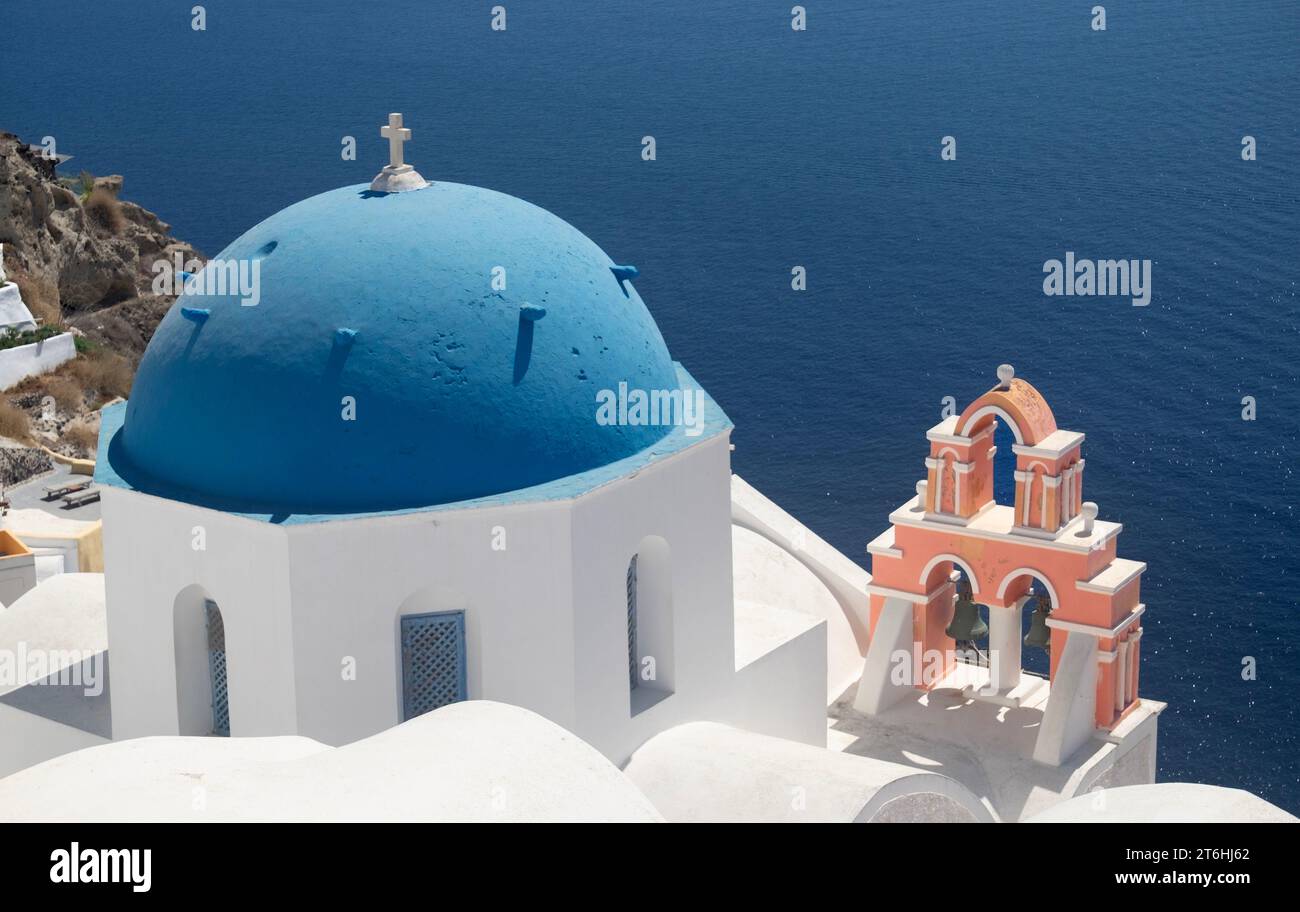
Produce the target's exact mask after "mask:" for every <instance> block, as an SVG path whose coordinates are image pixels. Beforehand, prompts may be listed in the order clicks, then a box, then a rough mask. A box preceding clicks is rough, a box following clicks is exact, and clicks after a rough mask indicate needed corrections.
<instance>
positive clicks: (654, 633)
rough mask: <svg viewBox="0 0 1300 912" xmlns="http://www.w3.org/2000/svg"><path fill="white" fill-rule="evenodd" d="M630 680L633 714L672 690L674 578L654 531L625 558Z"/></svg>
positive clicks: (666, 553)
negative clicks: (630, 555) (626, 562)
mask: <svg viewBox="0 0 1300 912" xmlns="http://www.w3.org/2000/svg"><path fill="white" fill-rule="evenodd" d="M626 584H627V585H626V588H627V655H628V684H629V689H630V693H631V708H632V714H633V715H635V714H636V713H638V712H640V711H641V710H643V709H645V708H647V707H649V706H652V705H654V704H655V703H657V702H659V701H660V700H661V699H663V698H664V697H666V696H668V695H669V694H671V693H672V692H673V689H674V686H675V682H674V675H673V671H674V664H673V657H674V648H673V647H674V641H673V626H674V625H673V578H672V558H671V552H670V550H669V548H668V542H666V541H665V540H664V539H662V538H660V537H659V536H657V535H648V536H646V537H645V538H643V539H642V540H641V544H640V545H639V546H638V548H637V551H636V553H635V554H633V555H632V558H631V559H630V560H629V561H628V566H627V576H626Z"/></svg>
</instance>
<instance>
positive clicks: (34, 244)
mask: <svg viewBox="0 0 1300 912" xmlns="http://www.w3.org/2000/svg"><path fill="white" fill-rule="evenodd" d="M88 189H89V190H90V192H89V193H88V194H86V195H85V199H84V200H83V199H82V194H81V193H79V192H78V191H77V189H75V188H73V187H69V186H65V184H64V183H61V182H60V181H59V180H58V178H57V177H56V176H55V174H54V169H53V167H52V165H51V163H50V162H48V161H45V160H43V159H42V158H41V156H40V153H39V152H34V151H32V150H30V149H28V148H27V146H26V144H24V143H23V142H22V141H20V140H19V139H18V137H16V136H14V135H13V134H10V133H3V132H0V243H3V244H4V257H5V268H6V269H7V270H8V272H9V275H10V278H11V279H12V280H14V281H15V282H17V283H18V285H19V287H20V288H21V289H22V292H23V298H24V300H26V301H27V302H28V306H29V307H31V308H32V310H33V312H34V313H35V314H36V316H38V317H40V318H42V319H44V320H45V322H47V323H49V322H55V321H59V320H63V321H67V322H70V323H72V324H73V325H76V326H78V327H79V328H82V329H83V331H84V332H86V334H87V335H91V336H92V337H93V336H94V334H95V327H96V326H98V325H100V324H102V325H103V326H105V327H106V328H107V327H109V326H110V325H111V326H113V327H114V328H115V329H116V330H117V331H116V332H114V333H112V334H110V338H107V339H105V340H104V341H106V342H107V343H108V344H109V345H110V346H114V343H121V342H127V344H128V347H129V349H130V350H126V351H121V354H123V355H126V356H128V357H131V358H132V360H135V359H136V358H138V357H139V354H140V353H141V352H142V351H143V343H145V342H147V341H148V339H149V337H150V336H151V335H152V334H153V328H154V327H155V326H156V325H157V320H158V319H161V317H162V314H163V313H165V312H166V306H163V303H164V302H162V301H158V300H156V299H155V300H151V301H143V302H141V301H140V299H141V298H142V296H147V297H148V298H151V299H153V298H154V297H155V296H154V295H153V294H152V291H153V289H152V286H153V281H154V273H153V264H154V263H155V262H156V261H157V260H159V259H167V260H171V259H173V256H174V254H175V253H176V252H177V251H179V252H180V253H181V254H182V255H183V256H184V257H185V259H187V260H188V259H191V258H195V259H199V260H202V259H203V257H202V255H201V254H198V253H197V252H196V251H194V250H193V248H192V247H191V246H190V245H188V244H186V243H184V242H183V241H178V240H176V239H175V238H174V237H172V235H171V227H170V226H169V225H168V224H167V223H166V222H163V221H162V220H160V219H159V218H158V216H156V215H155V214H154V213H152V212H149V211H148V210H146V209H144V208H142V207H140V206H138V205H136V204H135V203H131V202H127V201H125V200H119V199H118V194H119V193H120V192H121V189H122V178H121V177H120V176H118V175H110V176H107V177H99V178H96V179H95V180H94V184H93V188H88ZM170 301H171V299H170V298H167V299H165V303H166V304H170ZM131 302H139V303H138V304H137V305H136V306H129V305H130V304H131ZM124 304H126V305H128V306H127V307H126V309H125V310H124V311H122V313H119V314H118V315H117V316H116V319H113V318H105V319H103V320H99V321H96V320H93V319H89V320H88V319H87V317H88V316H89V315H92V314H95V313H98V312H102V311H105V310H106V309H109V308H112V309H114V310H117V309H118V308H120V307H122V306H123V305H124ZM123 324H129V325H130V329H129V331H128V330H126V329H124V327H123ZM111 336H116V337H117V338H112V337H111ZM128 340H129V341H128ZM114 347H115V346H114Z"/></svg>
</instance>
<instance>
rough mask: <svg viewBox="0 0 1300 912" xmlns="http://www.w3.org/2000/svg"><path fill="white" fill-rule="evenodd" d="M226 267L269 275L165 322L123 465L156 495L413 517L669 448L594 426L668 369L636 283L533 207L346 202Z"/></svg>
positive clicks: (301, 214)
mask: <svg viewBox="0 0 1300 912" xmlns="http://www.w3.org/2000/svg"><path fill="white" fill-rule="evenodd" d="M218 259H220V260H223V261H239V260H250V261H251V260H257V261H258V262H259V268H260V270H261V274H260V300H259V301H258V303H257V304H256V305H254V306H244V305H243V304H242V303H241V296H240V295H239V294H238V293H231V294H225V295H214V294H194V293H187V294H186V295H183V296H182V297H181V298H180V299H179V300H177V302H176V304H175V305H174V306H173V307H172V309H171V310H170V311H169V312H168V313H167V315H166V317H165V318H164V319H163V321H162V323H161V324H160V325H159V326H158V330H157V332H156V333H155V334H154V336H153V339H152V340H151V341H150V343H149V347H148V349H147V350H146V351H145V354H144V358H143V360H142V361H141V363H140V368H139V370H138V372H137V374H136V379H135V385H134V389H133V390H132V393H131V397H130V401H129V402H128V404H127V409H126V417H125V423H124V424H123V427H122V431H121V433H120V434H119V435H118V439H117V440H115V441H114V450H113V452H112V453H111V458H112V459H113V464H114V468H115V469H116V470H117V471H118V472H120V473H121V475H122V476H123V477H124V478H127V479H128V480H129V481H131V482H132V483H133V484H136V485H137V486H139V487H141V488H143V489H145V490H148V489H149V487H150V481H156V482H159V483H161V484H158V485H155V487H167V488H169V489H175V488H179V489H182V490H184V491H188V492H193V493H194V494H196V495H199V499H206V500H208V501H213V502H222V503H226V504H239V505H242V506H243V507H245V508H248V509H250V510H253V511H258V512H268V513H335V512H339V513H342V512H362V511H377V510H389V509H400V508H410V507H418V506H425V505H433V504H445V503H451V502H454V501H458V500H465V499H469V498H474V497H480V496H486V495H491V494H498V493H502V492H506V491H515V490H519V489H521V488H526V487H529V486H532V485H536V484H540V483H543V482H547V481H552V480H554V479H557V478H562V477H565V476H568V475H572V474H575V473H578V472H583V471H586V470H588V469H592V468H596V467H598V466H604V465H608V464H609V463H611V462H614V461H616V460H619V459H622V458H624V457H627V456H630V455H632V454H634V453H637V452H639V451H641V450H643V449H645V448H646V447H648V446H650V445H651V444H653V443H655V442H656V441H658V440H659V439H661V438H662V437H664V435H665V434H666V433H667V432H668V431H669V430H670V428H669V427H667V426H663V425H659V426H645V425H641V426H636V425H618V424H601V423H598V422H597V420H596V412H597V405H598V402H597V393H598V392H599V391H600V390H606V389H608V390H614V391H617V390H618V389H619V384H620V383H626V384H627V385H628V388H629V389H644V390H657V389H676V388H678V386H679V383H678V380H677V374H676V370H675V368H674V366H673V363H672V360H671V358H670V357H669V355H668V350H667V347H666V346H665V345H664V340H663V337H662V336H661V335H660V334H659V329H658V327H657V326H655V323H654V320H653V319H652V318H651V316H650V314H649V312H648V311H647V310H646V307H645V304H644V303H643V302H642V300H641V297H640V295H638V294H637V292H636V289H635V288H633V287H632V285H631V283H630V281H628V279H627V274H626V273H622V271H620V274H616V273H615V271H614V270H613V266H614V263H613V262H612V261H611V260H610V258H609V257H608V256H606V255H605V253H604V252H603V251H601V249H600V248H599V247H597V246H596V244H595V243H593V242H592V241H591V240H590V239H588V238H587V237H586V236H585V235H583V234H582V233H581V232H579V231H578V230H577V229H575V228H573V227H572V226H571V225H569V224H568V223H567V222H564V221H563V220H561V219H559V218H557V217H556V216H554V215H552V214H551V213H549V212H547V211H545V210H543V209H539V208H538V207H536V206H533V205H532V204H530V203H526V202H523V201H522V200H519V199H516V198H514V197H511V196H507V195H505V194H502V193H496V192H494V191H491V190H483V189H480V188H477V187H468V186H464V185H461V184H449V183H433V184H430V185H429V186H428V187H426V188H424V189H422V190H414V191H410V192H405V193H391V194H376V193H373V192H371V191H370V190H369V189H368V187H367V185H364V184H362V185H358V186H355V187H344V188H341V189H338V190H334V191H331V192H329V193H323V194H321V195H319V196H314V197H312V198H310V199H307V200H304V201H303V202H301V203H298V204H296V205H293V206H290V207H289V208H287V209H285V210H283V211H281V212H279V213H277V214H275V215H273V216H271V217H270V218H268V219H267V220H266V221H264V222H262V223H261V224H259V225H257V226H256V227H254V228H252V229H251V230H250V231H248V232H247V233H245V234H244V235H243V236H242V237H240V238H239V239H238V240H236V241H235V242H234V243H233V244H231V245H230V246H229V247H228V248H226V250H224V251H223V252H222V253H221V254H220V256H219V257H218ZM498 266H500V267H503V268H504V270H505V272H504V277H505V280H506V289H505V290H501V291H496V290H493V287H492V279H493V274H494V267H498ZM498 274H499V273H498ZM205 311H206V312H205ZM346 397H350V399H349V398H346ZM348 403H355V406H354V420H345V412H346V411H347V408H348Z"/></svg>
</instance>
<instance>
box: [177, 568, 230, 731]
mask: <svg viewBox="0 0 1300 912" xmlns="http://www.w3.org/2000/svg"><path fill="white" fill-rule="evenodd" d="M172 639H173V644H174V647H175V651H176V721H177V731H178V733H179V734H182V735H222V736H226V735H229V734H230V691H229V679H228V674H227V667H226V624H225V618H224V616H223V615H222V613H221V609H220V607H219V606H218V605H217V603H216V601H215V600H213V599H212V598H210V597H209V596H208V594H207V592H205V591H204V589H203V588H202V587H201V586H188V587H186V588H185V589H183V590H181V592H180V594H179V595H177V596H176V601H175V602H174V603H173V605H172Z"/></svg>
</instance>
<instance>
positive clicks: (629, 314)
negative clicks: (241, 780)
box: [96, 166, 865, 763]
mask: <svg viewBox="0 0 1300 912" xmlns="http://www.w3.org/2000/svg"><path fill="white" fill-rule="evenodd" d="M404 167H406V168H408V169H409V166H404ZM405 173H406V174H407V178H406V189H404V190H403V191H401V192H391V193H385V192H380V191H377V190H374V189H373V188H368V187H366V186H356V187H344V188H342V189H339V190H335V191H332V192H329V193H324V194H321V195H320V196H316V197H313V198H311V199H309V200H306V201H304V202H302V203H299V204H297V205H294V206H291V207H289V208H288V209H286V210H284V211H283V212H280V213H278V214H277V215H274V216H272V217H271V218H269V219H267V220H266V221H265V222H263V223H261V224H260V225H257V226H256V227H254V228H253V229H251V230H250V231H248V232H247V233H246V234H245V235H243V236H242V237H240V238H239V239H238V240H236V241H235V242H234V243H233V244H231V245H230V247H229V248H228V249H227V250H226V251H225V252H224V253H223V254H222V255H221V256H219V257H218V258H217V263H215V264H209V266H208V267H207V268H208V269H209V270H211V269H216V268H221V267H220V265H219V264H220V263H221V262H227V263H228V262H239V263H249V262H252V263H256V264H257V268H258V270H259V271H260V300H259V301H258V303H257V304H256V305H254V306H249V305H248V302H247V301H246V300H244V299H243V298H241V297H240V296H239V294H238V293H236V292H233V290H232V293H231V294H227V295H218V294H206V295H195V294H188V295H186V296H184V297H182V298H181V299H180V300H179V301H178V302H177V304H176V306H175V307H174V308H173V309H172V311H171V312H170V313H169V314H168V315H167V316H166V318H165V319H164V320H163V322H162V324H161V325H160V326H159V327H158V330H157V332H156V334H155V335H154V337H153V340H152V341H151V342H150V345H149V348H148V351H147V352H146V353H145V356H144V359H143V362H142V363H141V365H140V369H139V372H138V374H137V378H136V381H135V385H134V390H133V393H132V396H131V399H130V401H129V402H128V403H125V404H121V405H118V406H115V407H112V408H109V409H106V410H105V411H104V414H103V418H102V423H101V444H100V454H101V458H100V461H99V466H98V469H97V473H96V480H97V481H98V482H99V484H100V486H101V488H102V490H103V494H102V510H103V521H104V530H105V541H104V548H105V565H106V568H109V569H108V573H107V618H108V638H109V645H110V653H111V656H112V666H113V681H112V708H113V731H114V737H115V738H135V737H141V736H145V735H176V734H180V735H196V734H208V733H211V732H213V731H214V730H215V731H217V732H220V733H225V732H227V731H228V732H229V734H231V735H233V736H241V735H300V736H305V737H308V738H313V739H316V740H318V741H322V742H324V743H326V744H331V745H341V744H346V743H348V742H352V741H356V740H358V739H362V738H365V737H368V736H371V735H374V734H376V733H378V732H381V731H384V730H385V729H388V728H391V727H392V726H394V725H397V724H398V723H399V722H402V721H403V720H404V719H408V718H411V717H413V716H415V715H418V714H420V713H424V712H427V711H429V710H431V709H434V708H437V707H439V706H442V705H445V704H447V703H450V702H454V701H458V700H465V699H474V700H478V699H483V700H493V701H499V702H504V703H511V704H514V705H517V706H522V707H525V708H528V709H531V710H533V711H535V712H537V713H540V714H541V715H543V716H545V717H546V718H548V719H550V720H552V721H553V722H556V723H558V724H559V725H561V726H563V727H564V728H566V729H568V730H570V731H572V732H574V733H576V734H577V735H579V736H580V737H582V738H583V739H584V740H586V741H588V742H589V743H591V744H592V745H594V746H595V747H596V748H597V749H599V750H600V751H601V752H602V753H604V754H605V755H606V756H608V757H609V758H611V759H612V760H613V761H615V762H616V763H622V762H624V761H626V760H627V759H628V757H629V756H630V755H631V753H632V751H633V750H634V749H635V748H636V747H637V746H638V745H640V744H641V743H642V742H644V741H646V740H647V739H648V738H650V737H651V736H653V735H655V734H656V733H658V732H661V731H664V730H665V729H667V728H670V727H672V726H674V725H677V724H679V723H682V722H688V721H693V720H698V719H709V720H713V721H717V722H722V723H729V724H735V725H740V726H743V727H746V728H749V729H751V730H754V731H758V732H762V733H766V734H771V735H777V736H780V737H785V738H793V739H796V740H800V741H806V742H808V743H816V744H821V743H823V741H824V737H825V727H826V720H825V707H826V702H827V673H826V656H827V648H826V632H825V628H824V625H822V624H820V623H818V622H819V620H820V618H818V617H815V616H808V615H804V614H800V613H798V612H793V615H794V617H793V620H794V623H793V624H791V623H790V619H789V618H782V619H780V620H776V621H772V620H770V619H769V620H767V621H764V620H763V619H759V620H758V621H757V623H755V624H754V625H752V626H754V627H755V637H756V638H757V639H756V640H755V642H757V643H758V645H757V646H751V645H750V643H749V642H748V641H747V640H746V639H745V638H744V636H743V635H742V640H741V642H740V643H739V644H737V641H736V627H737V623H738V621H737V619H736V615H735V612H734V611H733V604H732V596H733V594H732V588H733V578H734V575H733V567H732V494H731V485H732V483H731V467H730V458H729V451H730V447H729V437H730V432H731V423H730V422H729V421H728V419H727V417H726V415H725V414H724V413H723V412H722V410H721V408H719V407H718V405H717V404H716V403H714V402H713V401H712V400H711V399H710V398H709V397H708V396H707V394H706V393H705V392H704V391H703V390H702V389H701V388H700V387H699V385H698V384H697V383H696V382H695V381H694V380H693V379H692V378H691V376H690V375H689V374H688V373H687V371H686V370H685V368H683V367H682V366H681V365H679V364H675V363H674V362H673V361H672V359H671V358H670V356H669V354H668V351H667V349H666V347H665V345H664V342H663V338H662V336H661V335H660V333H659V331H658V328H657V327H656V326H655V323H654V321H653V319H652V318H651V317H650V315H649V313H648V311H647V310H646V307H645V305H644V304H643V303H642V301H641V298H640V296H639V295H638V294H637V291H636V288H635V287H634V285H633V284H632V278H633V277H634V276H635V274H636V270H635V269H634V268H631V267H623V266H618V265H617V264H615V263H614V262H613V261H612V260H610V258H609V257H608V256H606V255H605V254H604V253H603V252H602V251H601V250H600V249H599V248H598V247H597V246H596V245H595V244H594V243H592V242H591V241H590V240H588V239H587V238H586V237H584V236H583V235H582V234H580V233H579V232H578V231H577V230H575V229H574V228H572V227H571V226H569V225H568V224H566V223H565V222H563V221H561V220H560V219H558V218H556V217H555V216H553V215H551V214H550V213H548V212H545V211H544V210H542V209H539V208H537V207H535V206H532V205H530V204H528V203H525V202H523V201H521V200H518V199H514V198H512V197H509V196H505V195H503V194H500V193H495V192H493V191H490V190H483V189H479V188H474V187H466V186H461V185H456V184H445V183H432V184H426V183H425V182H424V180H423V179H422V178H420V179H418V181H414V182H413V181H412V180H411V179H410V178H409V174H410V173H412V172H409V171H408V172H405ZM417 177H418V176H417ZM381 178H382V176H381ZM202 281H203V276H199V277H198V278H196V280H195V284H196V285H198V284H200V283H201V282H202ZM643 405H644V407H645V414H644V415H643V414H642V412H641V409H642V406H643ZM656 413H657V414H656ZM104 457H107V458H104ZM841 560H842V561H843V559H841ZM843 564H845V565H848V567H849V568H851V569H849V571H848V572H850V573H856V574H857V575H858V576H861V577H865V574H864V573H863V572H862V571H861V570H860V569H858V568H856V567H853V566H852V565H851V563H850V562H848V561H843ZM863 603H864V604H865V595H864V596H863ZM826 604H827V605H829V606H830V608H831V610H834V611H835V612H836V613H837V614H838V615H839V617H838V618H836V623H837V624H838V625H839V627H842V628H844V629H845V630H847V625H846V624H845V622H844V620H843V614H842V612H841V609H840V608H839V606H838V603H837V602H836V601H835V600H834V599H833V598H832V599H830V600H829V601H828V602H827V603H826ZM756 611H758V609H751V610H750V612H749V613H750V614H753V613H755V612H756ZM849 648H851V649H852V648H854V647H853V645H852V643H851V641H850V647H849ZM738 654H739V656H740V658H741V662H739V663H738V662H737V656H738ZM859 660H860V654H856V653H855V656H854V664H856V663H857V662H858V661H859ZM738 665H739V666H740V667H738ZM844 671H845V669H840V672H841V676H843V672H844ZM848 671H849V672H850V673H851V672H852V668H849V669H848ZM850 676H851V674H850Z"/></svg>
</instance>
